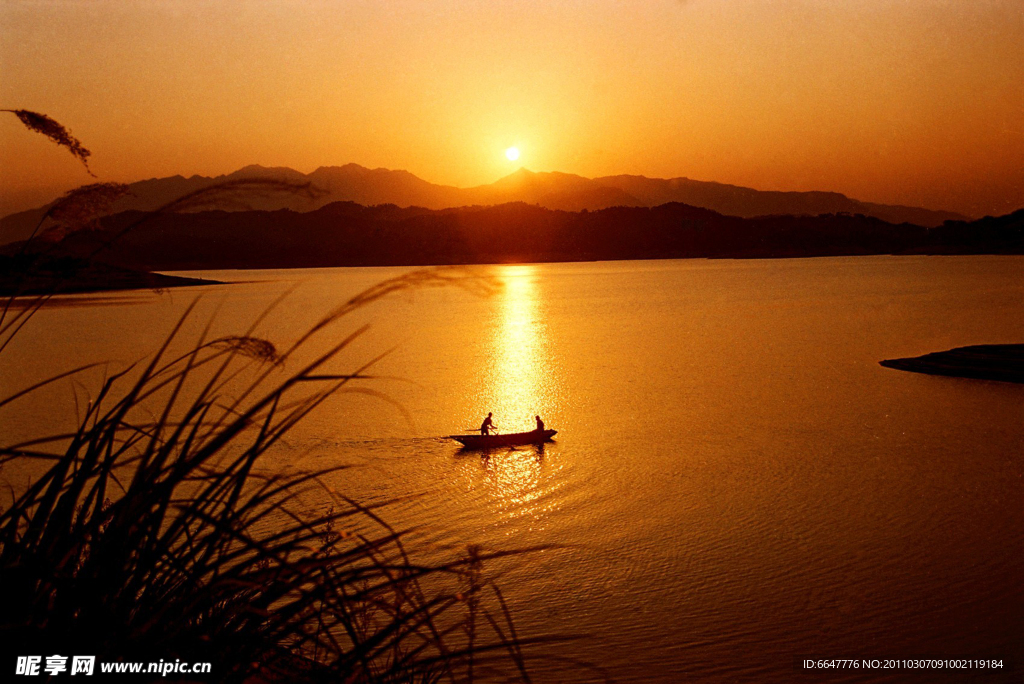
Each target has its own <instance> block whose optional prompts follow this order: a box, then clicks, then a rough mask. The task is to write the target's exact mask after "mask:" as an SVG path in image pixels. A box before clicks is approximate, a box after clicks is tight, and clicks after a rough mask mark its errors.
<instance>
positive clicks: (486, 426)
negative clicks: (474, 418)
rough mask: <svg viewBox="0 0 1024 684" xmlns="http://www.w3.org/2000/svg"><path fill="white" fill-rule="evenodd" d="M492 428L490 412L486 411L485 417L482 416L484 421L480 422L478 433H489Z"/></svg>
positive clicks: (492, 422)
mask: <svg viewBox="0 0 1024 684" xmlns="http://www.w3.org/2000/svg"><path fill="white" fill-rule="evenodd" d="M493 429H494V421H493V420H491V414H490V413H488V414H487V417H486V418H484V422H483V423H481V424H480V434H481V435H489V434H491V430H493Z"/></svg>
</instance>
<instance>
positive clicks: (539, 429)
mask: <svg viewBox="0 0 1024 684" xmlns="http://www.w3.org/2000/svg"><path fill="white" fill-rule="evenodd" d="M534 418H535V419H536V420H537V432H544V421H543V420H541V419H540V416H534Z"/></svg>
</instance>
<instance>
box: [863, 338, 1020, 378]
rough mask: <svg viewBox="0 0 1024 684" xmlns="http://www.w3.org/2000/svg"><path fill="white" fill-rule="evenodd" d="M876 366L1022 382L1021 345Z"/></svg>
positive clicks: (968, 349) (994, 346)
mask: <svg viewBox="0 0 1024 684" xmlns="http://www.w3.org/2000/svg"><path fill="white" fill-rule="evenodd" d="M880 363H881V364H882V365H883V366H885V367H886V368H896V369H898V370H905V371H911V372H914V373H927V374H929V375H948V376H952V377H957V378H976V379H979V380H998V381H1000V382H1019V383H1024V344H978V345H974V346H970V347H957V348H956V349H950V350H948V351H941V352H934V353H932V354H925V355H924V356H918V357H915V358H909V359H887V360H885V361H881V362H880Z"/></svg>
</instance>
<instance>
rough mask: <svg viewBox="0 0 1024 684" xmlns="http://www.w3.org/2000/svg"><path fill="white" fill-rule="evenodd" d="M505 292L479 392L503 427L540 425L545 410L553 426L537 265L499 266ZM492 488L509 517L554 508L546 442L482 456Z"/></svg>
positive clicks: (482, 404)
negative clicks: (536, 419)
mask: <svg viewBox="0 0 1024 684" xmlns="http://www.w3.org/2000/svg"><path fill="white" fill-rule="evenodd" d="M495 275H496V276H497V278H498V279H499V280H500V281H501V282H502V285H503V287H502V290H501V294H500V295H498V297H499V298H498V300H497V301H496V302H495V305H496V306H495V310H494V312H493V316H492V319H491V340H490V345H489V350H488V351H489V353H488V357H487V372H486V373H485V382H484V384H483V387H482V388H481V391H480V394H479V395H478V397H477V400H476V402H475V403H476V404H477V409H478V411H480V413H481V414H482V415H486V414H487V412H488V411H493V412H494V422H495V424H496V426H497V427H498V429H499V431H500V432H504V433H509V432H525V431H529V430H533V429H534V428H535V425H536V424H535V423H534V416H535V415H540V416H541V418H543V419H544V420H545V421H546V422H548V423H549V427H554V428H555V429H557V426H556V425H552V424H551V423H552V422H553V421H554V420H556V418H557V411H558V391H557V380H556V373H555V372H554V368H553V364H552V361H551V355H550V350H549V344H548V331H547V323H546V321H545V319H544V315H543V306H542V298H541V293H540V291H539V290H540V285H539V283H538V280H537V274H536V267H535V266H532V265H514V266H501V267H498V270H497V273H496V274H495ZM481 466H482V471H483V473H482V474H483V475H484V482H486V483H487V488H488V489H489V490H490V491H491V492H492V493H493V494H494V495H496V497H497V503H498V506H499V508H500V509H501V510H502V511H503V514H502V515H503V517H504V518H506V519H516V518H523V517H526V518H531V519H539V518H541V517H544V516H546V514H547V513H549V512H550V510H549V509H550V507H551V506H552V505H553V504H552V503H551V500H550V497H549V496H547V495H549V494H550V493H551V491H552V488H554V489H557V488H558V486H557V485H556V484H554V483H553V482H551V481H550V480H551V477H550V475H551V473H550V472H548V473H547V474H545V471H549V470H550V468H549V467H548V466H549V464H546V463H545V457H544V447H542V446H541V447H536V446H535V447H520V448H516V449H508V450H504V449H502V450H495V451H494V452H493V453H489V454H486V455H484V456H483V457H482V462H481Z"/></svg>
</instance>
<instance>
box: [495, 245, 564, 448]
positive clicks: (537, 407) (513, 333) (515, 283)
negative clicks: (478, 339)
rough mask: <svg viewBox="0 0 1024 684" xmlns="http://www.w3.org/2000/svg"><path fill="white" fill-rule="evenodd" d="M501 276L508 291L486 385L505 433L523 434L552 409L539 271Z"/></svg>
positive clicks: (522, 268) (509, 269) (518, 269)
mask: <svg viewBox="0 0 1024 684" xmlns="http://www.w3.org/2000/svg"><path fill="white" fill-rule="evenodd" d="M498 277H499V278H500V279H501V282H502V284H503V285H504V288H503V291H502V294H501V301H500V302H499V304H498V306H499V311H500V313H499V317H498V320H497V321H496V323H497V324H496V325H495V328H494V338H493V353H492V360H491V363H490V373H489V382H488V390H489V394H490V396H491V401H492V405H493V407H494V408H488V411H494V419H495V421H494V422H495V424H496V425H497V426H498V427H499V429H500V430H501V431H502V432H523V431H526V430H532V429H533V428H534V427H535V424H534V420H533V417H534V416H535V415H538V414H542V413H543V412H544V411H545V410H546V409H548V408H549V407H548V406H547V404H548V396H547V395H548V392H547V391H546V390H547V389H548V388H547V387H546V382H545V377H546V376H547V377H549V376H550V369H549V368H548V367H547V366H548V363H547V336H546V328H545V325H544V322H543V321H542V320H541V317H540V315H539V313H538V311H537V308H538V302H537V300H538V297H537V292H536V288H537V283H536V278H537V276H536V267H535V266H532V265H517V266H505V267H502V269H501V272H500V273H499V274H498ZM542 417H543V416H542Z"/></svg>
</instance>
